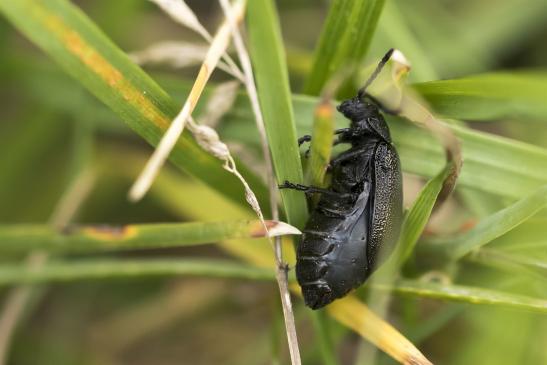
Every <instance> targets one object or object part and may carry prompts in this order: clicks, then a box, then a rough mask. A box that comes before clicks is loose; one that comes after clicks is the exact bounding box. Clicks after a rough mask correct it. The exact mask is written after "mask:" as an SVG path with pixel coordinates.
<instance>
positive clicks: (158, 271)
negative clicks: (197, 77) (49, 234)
mask: <svg viewBox="0 0 547 365" xmlns="http://www.w3.org/2000/svg"><path fill="white" fill-rule="evenodd" d="M173 275H177V276H178V275H181V276H200V277H218V278H233V279H247V280H273V279H274V273H273V271H272V270H268V269H261V268H256V267H252V266H247V265H243V264H240V263H236V262H234V261H229V260H212V259H201V260H199V259H185V260H172V259H169V260H168V259H154V260H112V259H110V260H109V259H95V260H92V259H89V260H73V261H67V262H53V261H52V262H49V263H47V264H44V265H43V266H42V267H40V268H35V269H29V268H27V267H24V266H23V267H22V266H21V265H2V266H0V286H6V285H15V284H37V283H46V282H69V281H76V280H91V279H93V280H99V279H101V280H112V279H118V278H136V277H151V276H173Z"/></svg>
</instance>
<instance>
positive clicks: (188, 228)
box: [0, 220, 286, 254]
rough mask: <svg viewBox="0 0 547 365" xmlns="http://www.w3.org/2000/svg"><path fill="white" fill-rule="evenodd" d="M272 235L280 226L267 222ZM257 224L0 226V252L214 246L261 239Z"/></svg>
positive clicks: (263, 234)
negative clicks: (240, 240) (62, 227)
mask: <svg viewBox="0 0 547 365" xmlns="http://www.w3.org/2000/svg"><path fill="white" fill-rule="evenodd" d="M266 223H267V225H268V228H269V232H270V234H273V235H276V232H279V230H278V229H279V228H281V229H283V227H286V225H285V224H284V223H279V222H274V221H267V222H266ZM265 234H266V232H265V231H264V227H263V225H262V223H261V222H260V221H248V220H237V221H225V222H195V223H164V224H139V225H126V226H117V227H114V226H112V227H109V226H76V227H69V228H67V229H66V230H65V231H64V232H62V233H59V232H57V231H56V230H55V229H53V228H51V227H49V226H46V225H5V226H1V225H0V252H3V253H12V254H13V253H26V252H29V251H31V250H41V251H52V252H56V253H74V252H92V251H97V250H132V249H144V248H165V247H181V246H192V245H198V244H205V243H214V242H218V241H221V240H227V239H241V238H263V237H265Z"/></svg>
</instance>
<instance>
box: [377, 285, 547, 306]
mask: <svg viewBox="0 0 547 365" xmlns="http://www.w3.org/2000/svg"><path fill="white" fill-rule="evenodd" d="M374 289H381V290H392V291H394V292H395V293H399V294H407V295H415V296H419V297H421V298H434V299H443V300H450V301H457V302H466V303H471V304H486V305H500V306H506V307H512V308H515V309H523V310H529V311H536V312H541V313H547V301H546V300H542V299H537V298H532V297H527V296H523V295H518V294H512V293H505V292H501V291H497V290H489V289H482V288H475V287H470V286H462V285H455V284H448V285H447V284H440V283H422V282H419V281H416V280H401V281H398V282H397V283H396V284H395V285H394V286H383V285H382V284H380V283H378V284H376V283H375V284H374Z"/></svg>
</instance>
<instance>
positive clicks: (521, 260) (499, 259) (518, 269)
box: [467, 245, 547, 281]
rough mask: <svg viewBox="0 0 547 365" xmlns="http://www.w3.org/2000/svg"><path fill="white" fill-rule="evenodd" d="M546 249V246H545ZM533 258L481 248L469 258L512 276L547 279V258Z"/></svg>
mask: <svg viewBox="0 0 547 365" xmlns="http://www.w3.org/2000/svg"><path fill="white" fill-rule="evenodd" d="M543 248H545V245H543ZM538 256H539V257H531V256H529V255H522V254H515V253H513V252H511V253H507V252H504V251H502V250H494V249H490V248H481V249H479V250H477V251H475V252H473V253H472V254H471V255H469V256H468V257H467V258H468V259H469V260H471V261H473V262H477V263H480V264H482V265H485V266H491V267H495V268H499V269H502V270H506V271H507V273H509V274H511V275H513V276H514V275H515V274H519V273H522V274H525V275H528V276H531V277H534V278H537V279H539V280H541V281H545V279H546V278H547V258H543V259H542V258H541V256H540V255H538Z"/></svg>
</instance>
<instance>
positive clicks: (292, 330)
mask: <svg viewBox="0 0 547 365" xmlns="http://www.w3.org/2000/svg"><path fill="white" fill-rule="evenodd" d="M219 1H220V5H221V6H222V9H223V10H224V14H225V16H226V19H227V20H228V23H229V24H230V26H231V30H232V36H233V38H234V45H235V47H236V51H237V54H238V57H239V60H240V62H241V66H242V68H243V73H244V74H245V87H246V89H247V93H248V95H249V99H250V101H251V107H252V110H253V113H254V116H255V121H256V125H257V129H258V132H259V135H260V142H261V143H260V144H261V147H262V153H263V155H264V159H265V160H266V171H267V172H266V173H267V179H268V186H269V187H270V205H271V209H272V211H271V213H272V218H273V219H279V211H278V201H277V183H276V181H275V177H274V176H273V163H272V157H271V155H270V150H269V148H268V140H267V138H266V128H265V126H264V118H263V116H262V111H261V109H260V104H259V102H258V93H257V90H256V85H255V82H254V75H253V68H252V65H251V59H250V57H249V53H248V52H247V49H246V47H245V43H244V42H243V38H242V36H241V33H240V31H239V29H238V24H237V20H236V19H235V18H234V17H233V15H232V11H231V5H230V3H229V1H228V0H219ZM274 252H275V259H276V267H277V269H276V279H277V285H278V286H279V293H280V295H281V304H282V307H283V316H284V320H285V330H286V332H287V341H288V345H289V352H290V355H291V363H292V364H293V365H300V364H301V359H300V350H299V346H298V336H297V333H296V325H295V320H294V313H293V309H292V303H291V296H290V293H289V285H288V279H287V265H286V264H285V263H284V262H283V250H282V245H281V239H280V238H277V237H276V238H275V239H274Z"/></svg>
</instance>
